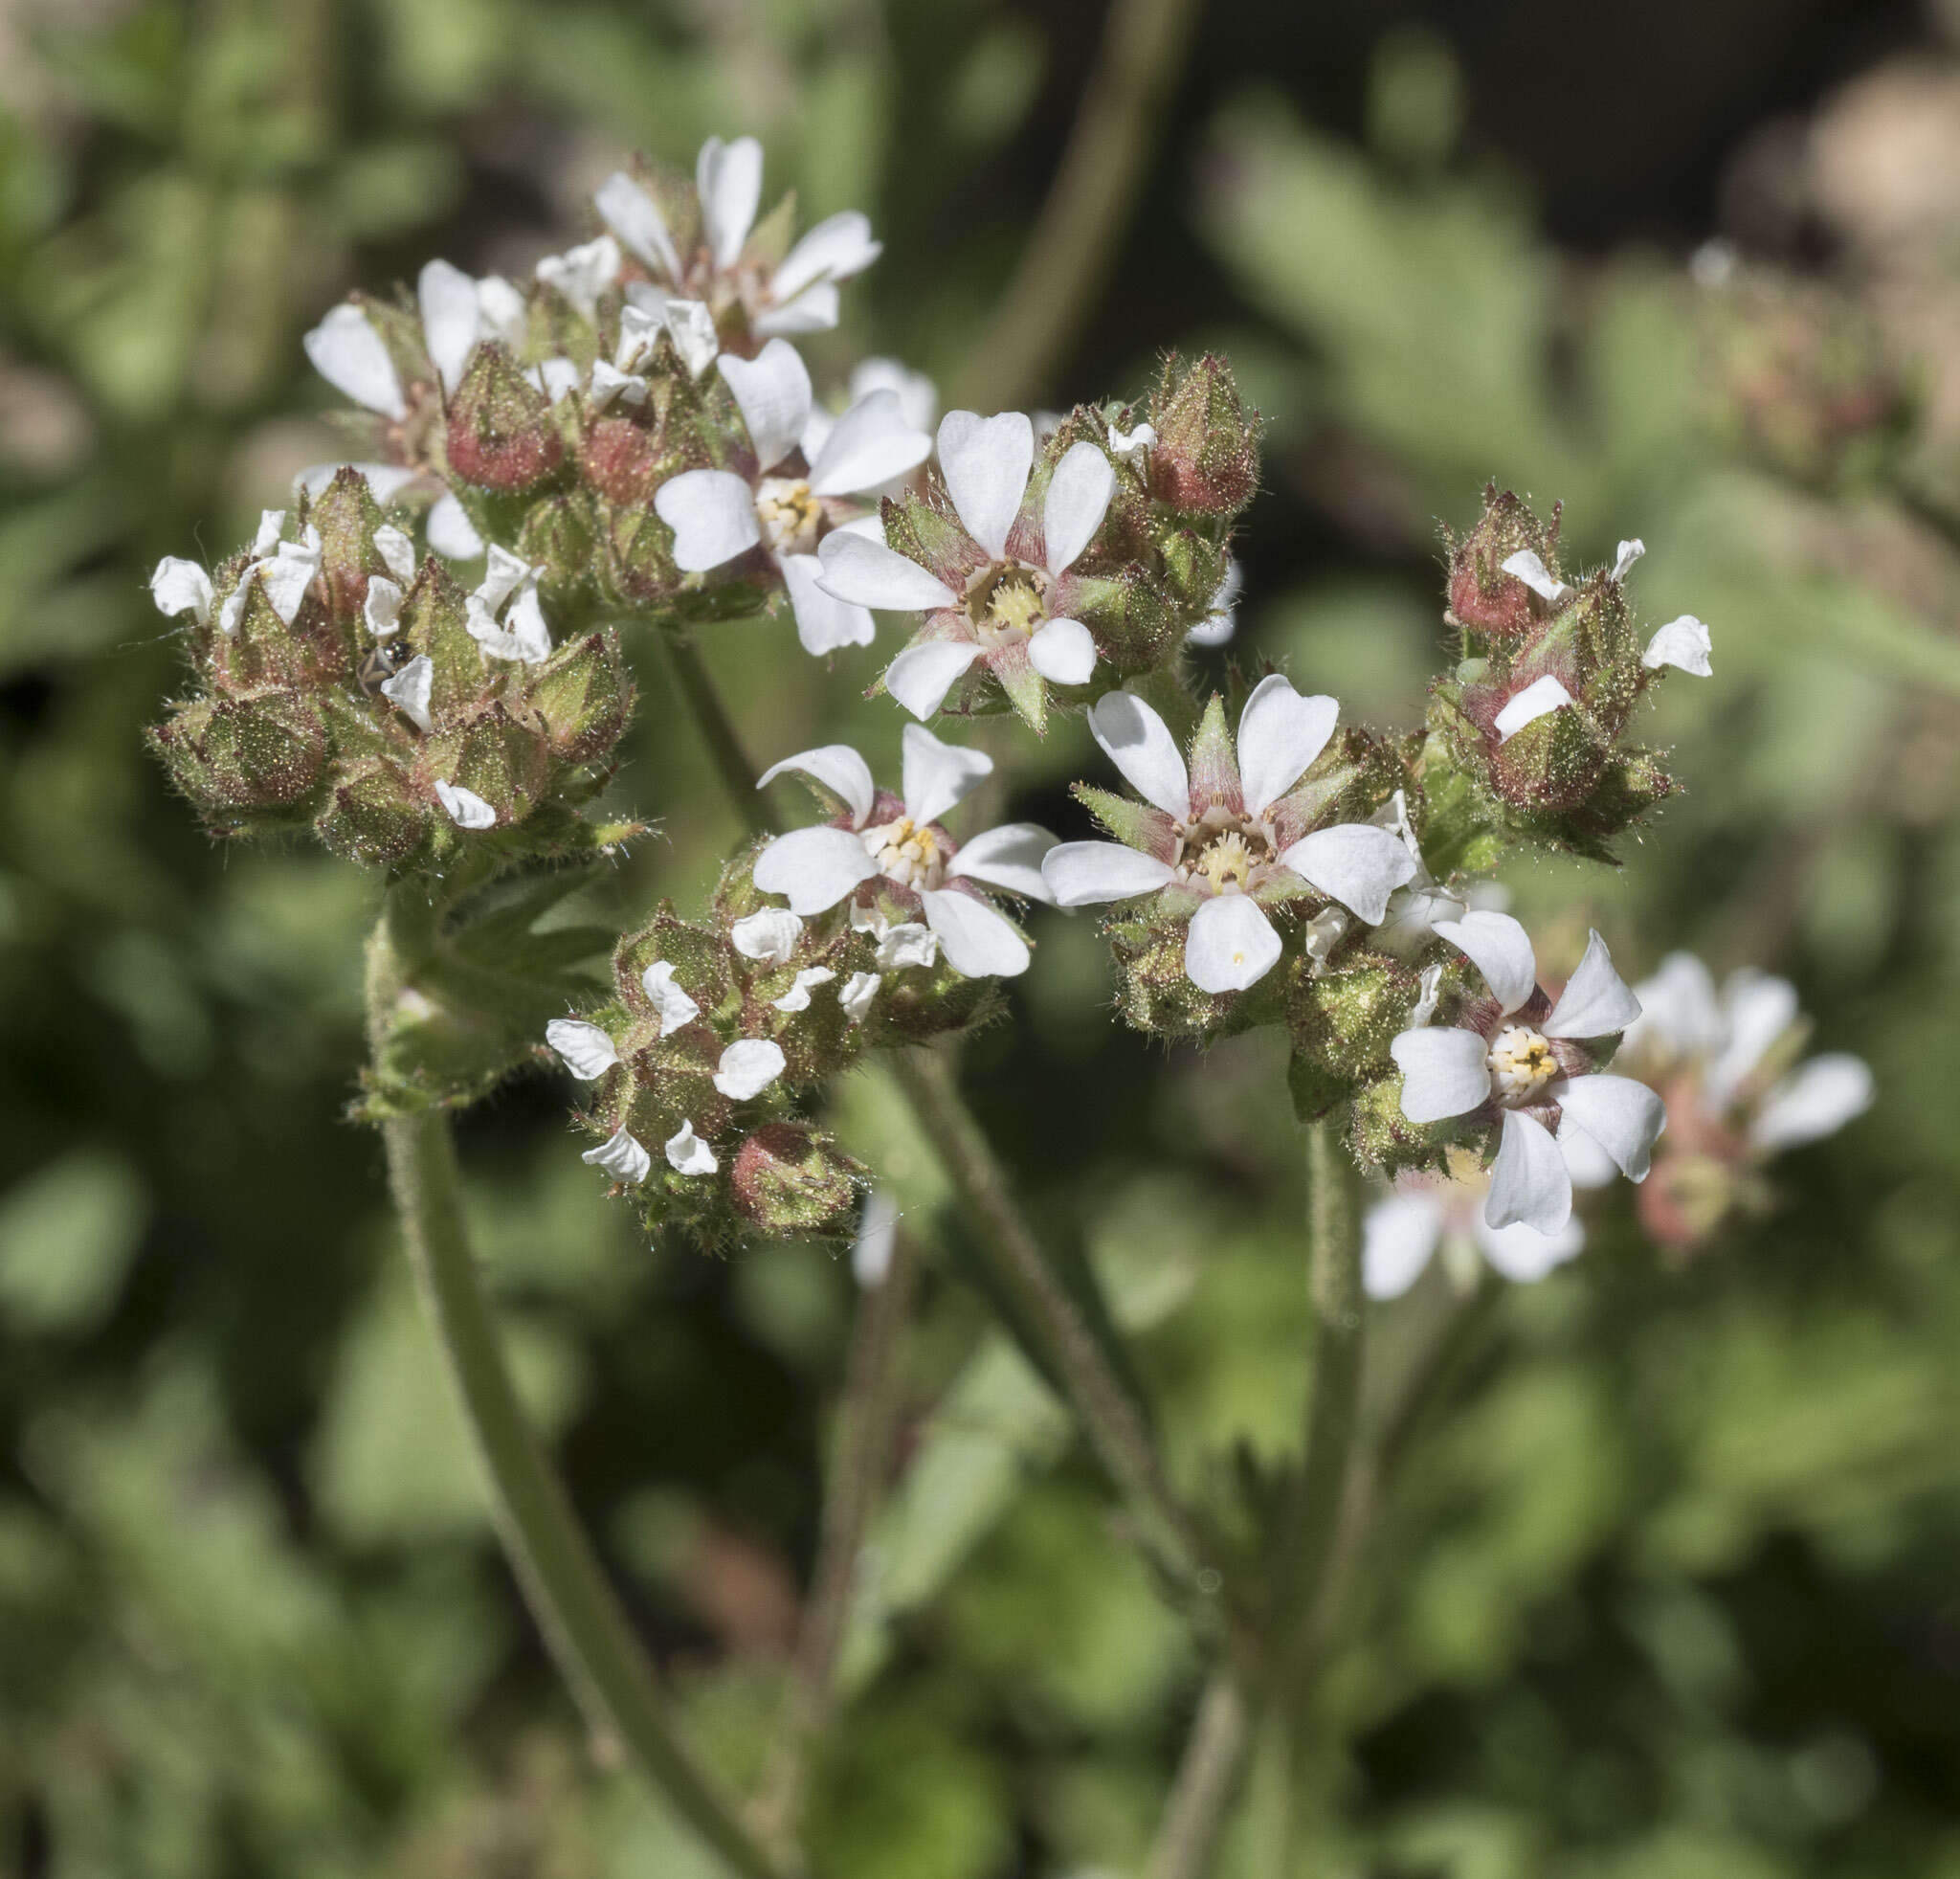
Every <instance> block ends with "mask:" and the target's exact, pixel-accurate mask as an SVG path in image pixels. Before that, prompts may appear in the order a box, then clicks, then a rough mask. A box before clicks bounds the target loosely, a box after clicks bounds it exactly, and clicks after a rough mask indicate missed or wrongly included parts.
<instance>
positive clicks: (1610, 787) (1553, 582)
mask: <svg viewBox="0 0 1960 1879" xmlns="http://www.w3.org/2000/svg"><path fill="white" fill-rule="evenodd" d="M1558 529H1559V512H1558V511H1557V510H1556V509H1554V510H1553V512H1552V519H1551V522H1550V524H1549V525H1547V524H1545V523H1542V522H1541V521H1540V520H1539V519H1538V517H1537V516H1535V515H1534V514H1533V513H1532V512H1531V510H1530V509H1529V508H1528V507H1526V504H1525V503H1522V502H1520V501H1519V499H1518V498H1517V497H1516V496H1515V495H1513V494H1512V493H1511V492H1510V491H1509V490H1505V491H1504V492H1503V493H1502V494H1500V493H1499V492H1498V490H1497V488H1496V487H1495V485H1492V486H1491V487H1490V488H1488V489H1486V490H1485V492H1484V508H1483V515H1482V517H1481V519H1480V521H1479V522H1478V524H1477V526H1475V527H1474V528H1473V529H1472V530H1471V531H1470V532H1469V534H1467V535H1465V536H1464V537H1463V538H1462V539H1461V540H1459V541H1455V542H1453V543H1452V544H1451V551H1450V566H1449V611H1448V613H1447V614H1446V615H1445V619H1446V620H1447V622H1448V624H1449V625H1451V626H1452V627H1455V628H1456V629H1457V630H1458V631H1459V633H1460V634H1461V635H1462V636H1463V654H1464V656H1463V658H1462V660H1461V661H1460V662H1459V665H1458V666H1457V668H1456V670H1455V672H1454V673H1452V674H1450V675H1449V676H1448V677H1446V678H1443V679H1440V680H1438V681H1437V682H1436V684H1435V686H1434V687H1433V688H1432V692H1431V703H1430V712H1429V731H1430V735H1429V738H1428V742H1427V745H1426V748H1425V750H1424V754H1423V759H1422V761H1423V771H1424V780H1425V785H1426V788H1427V792H1428V795H1429V798H1430V801H1431V803H1432V805H1433V806H1434V808H1435V809H1436V811H1437V816H1438V818H1439V820H1440V822H1441V823H1442V825H1443V826H1442V827H1440V828H1438V829H1437V831H1436V835H1437V842H1438V845H1437V846H1435V847H1430V846H1427V845H1426V850H1425V852H1428V853H1430V854H1432V855H1438V854H1440V855H1445V856H1447V857H1448V859H1449V861H1451V863H1452V864H1453V865H1464V866H1468V867H1469V868H1471V869H1472V870H1473V871H1481V870H1483V869H1487V868H1488V867H1490V866H1492V865H1494V863H1495V861H1496V859H1497V858H1498V857H1499V856H1500V855H1502V853H1503V850H1504V849H1505V848H1506V847H1507V846H1509V845H1513V844H1516V843H1520V842H1528V843H1540V844H1544V845H1547V846H1551V847H1557V848H1563V849H1567V850H1569V851H1570V852H1571V853H1574V854H1578V855H1583V856H1588V857H1591V858H1593V859H1594V860H1600V861H1611V860H1612V859H1613V857H1614V847H1613V844H1614V842H1615V839H1616V838H1618V837H1619V836H1621V835H1624V834H1625V833H1626V832H1627V831H1628V830H1629V829H1630V828H1632V827H1634V826H1635V825H1636V824H1637V822H1638V821H1639V820H1640V819H1641V818H1642V817H1643V816H1645V815H1646V814H1647V813H1648V811H1649V810H1651V809H1652V808H1653V807H1654V805H1655V804H1656V803H1658V802H1659V801H1660V800H1661V799H1662V798H1663V797H1665V796H1667V795H1668V794H1671V793H1672V792H1673V790H1674V788H1675V783H1674V780H1673V778H1672V777H1671V776H1669V775H1668V773H1667V772H1666V770H1665V769H1664V768H1663V767H1662V765H1661V762H1660V760H1659V757H1658V756H1657V755H1656V754H1655V753H1654V752H1652V751H1649V750H1644V749H1638V748H1637V747H1636V746H1633V745H1631V744H1629V743H1627V742H1626V741H1625V740H1626V732H1627V728H1628V726H1629V724H1630V722H1631V720H1632V717H1633V711H1634V707H1635V705H1637V703H1638V702H1639V700H1640V699H1641V697H1642V696H1643V695H1644V694H1645V693H1646V691H1647V689H1648V688H1649V686H1651V685H1652V684H1653V683H1654V682H1655V681H1656V680H1657V679H1658V678H1659V675H1660V673H1661V671H1662V670H1663V669H1664V668H1666V667H1668V666H1676V667H1680V668H1681V669H1682V670H1685V671H1689V672H1694V673H1697V674H1699V675H1701V676H1703V677H1705V676H1707V674H1708V671H1709V662H1708V654H1709V639H1708V630H1707V628H1706V627H1705V626H1704V625H1703V624H1702V623H1701V621H1699V620H1697V619H1695V618H1694V617H1693V616H1692V615H1682V617H1681V618H1679V619H1677V620H1673V621H1671V622H1669V623H1668V624H1667V625H1665V626H1663V627H1660V628H1659V630H1658V631H1655V632H1653V633H1651V634H1650V633H1648V632H1646V631H1645V630H1644V629H1642V628H1641V627H1640V626H1639V625H1638V624H1637V620H1636V617H1635V615H1634V612H1633V608H1632V606H1631V604H1630V603H1629V600H1628V597H1627V593H1626V580H1627V575H1628V573H1629V572H1630V571H1631V570H1632V568H1633V566H1634V563H1635V562H1636V561H1637V560H1638V558H1639V557H1640V555H1641V554H1642V553H1643V552H1644V551H1645V550H1644V548H1643V547H1642V545H1641V544H1640V543H1639V542H1637V541H1633V542H1622V543H1621V544H1620V548H1619V553H1618V556H1617V557H1616V558H1615V562H1614V564H1613V566H1612V567H1611V568H1605V569H1599V570H1595V571H1594V572H1593V573H1591V574H1587V575H1583V576H1580V577H1579V578H1578V579H1577V581H1576V583H1574V582H1569V581H1567V580H1566V579H1565V578H1564V576H1563V574H1562V572H1561V570H1560V562H1559V551H1558Z"/></svg>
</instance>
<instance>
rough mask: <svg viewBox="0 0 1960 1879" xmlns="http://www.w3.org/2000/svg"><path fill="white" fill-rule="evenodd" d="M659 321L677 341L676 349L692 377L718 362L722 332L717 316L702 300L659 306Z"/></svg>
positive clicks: (671, 338) (699, 374)
mask: <svg viewBox="0 0 1960 1879" xmlns="http://www.w3.org/2000/svg"><path fill="white" fill-rule="evenodd" d="M660 324H661V325H663V326H664V327H666V329H667V337H668V338H669V339H670V340H672V341H673V342H674V350H675V353H676V354H677V355H678V356H679V360H680V363H681V364H682V365H683V366H685V367H686V368H687V375H688V377H689V378H699V377H700V376H701V375H702V372H704V371H706V370H707V369H708V368H709V367H710V366H711V365H713V364H714V363H715V358H716V355H717V354H718V353H719V351H720V350H721V335H720V334H719V333H718V332H717V331H716V328H715V316H714V314H713V313H712V312H711V311H710V310H709V308H708V307H707V305H706V304H705V303H704V302H701V301H669V302H667V304H666V305H665V306H664V307H662V308H661V309H660Z"/></svg>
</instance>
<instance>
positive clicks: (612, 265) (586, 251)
mask: <svg viewBox="0 0 1960 1879" xmlns="http://www.w3.org/2000/svg"><path fill="white" fill-rule="evenodd" d="M537 276H538V279H539V280H542V281H544V282H545V284H546V286H549V287H555V288H557V290H558V291H559V292H560V293H561V294H563V295H564V296H565V298H566V299H567V300H568V301H569V302H571V303H572V305H573V306H575V307H576V308H577V309H578V310H579V312H580V313H582V314H583V315H584V316H585V317H586V318H587V319H588V320H591V319H595V318H596V317H597V315H598V310H599V296H600V295H601V294H603V293H604V292H605V291H606V289H607V288H609V287H610V286H612V283H613V282H614V281H615V280H618V279H619V244H618V242H616V241H614V240H613V238H612V236H611V235H600V236H598V238H597V239H596V240H592V241H582V242H580V243H579V245H578V246H577V247H576V248H568V249H567V250H566V251H565V253H564V254H562V255H546V257H545V258H544V259H543V260H542V261H540V262H539V263H538V266H537Z"/></svg>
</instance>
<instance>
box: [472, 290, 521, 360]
mask: <svg viewBox="0 0 1960 1879" xmlns="http://www.w3.org/2000/svg"><path fill="white" fill-rule="evenodd" d="M477 323H478V329H479V334H481V333H487V334H488V335H489V337H490V338H492V339H501V341H502V342H503V343H504V345H505V346H507V347H510V349H511V350H512V351H513V352H515V351H518V350H519V349H520V348H522V347H523V343H524V336H525V334H526V333H527V332H528V331H529V329H530V324H531V313H530V308H529V307H528V306H526V305H525V303H524V297H523V295H522V294H521V293H519V292H518V290H517V289H516V288H515V287H514V286H512V285H511V283H510V282H509V281H508V280H505V279H504V278H503V277H502V275H501V274H486V275H485V276H484V277H483V278H482V280H479V281H478V282H477Z"/></svg>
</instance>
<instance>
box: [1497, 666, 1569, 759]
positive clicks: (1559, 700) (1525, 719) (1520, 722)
mask: <svg viewBox="0 0 1960 1879" xmlns="http://www.w3.org/2000/svg"><path fill="white" fill-rule="evenodd" d="M1571 702H1572V695H1571V693H1570V692H1569V691H1568V690H1566V688H1565V687H1564V686H1563V685H1562V684H1560V683H1559V682H1558V681H1557V680H1556V679H1554V678H1553V677H1552V676H1551V674H1550V673H1549V672H1548V673H1547V674H1546V675H1545V677H1544V678H1542V679H1533V680H1532V681H1531V682H1530V683H1529V684H1528V685H1526V687H1525V689H1524V690H1523V691H1521V692H1520V693H1519V694H1518V695H1517V696H1516V697H1515V698H1513V699H1512V700H1510V702H1509V703H1508V704H1506V705H1505V706H1504V708H1503V710H1502V711H1500V712H1499V713H1498V714H1497V741H1498V742H1499V743H1500V744H1508V743H1509V742H1510V741H1511V739H1512V738H1514V737H1515V736H1517V734H1518V733H1519V732H1520V731H1521V730H1523V729H1524V728H1525V727H1526V725H1528V724H1531V723H1533V722H1534V721H1535V720H1537V719H1539V718H1543V717H1545V716H1547V715H1548V713H1550V712H1552V711H1556V710H1558V709H1560V707H1561V706H1563V705H1570V703H1571Z"/></svg>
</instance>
